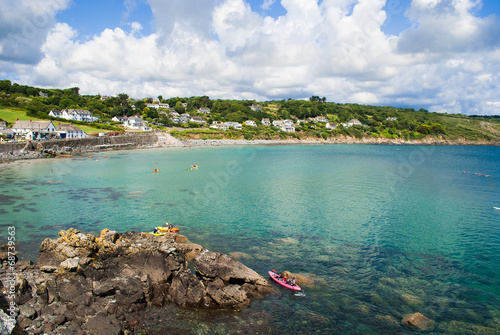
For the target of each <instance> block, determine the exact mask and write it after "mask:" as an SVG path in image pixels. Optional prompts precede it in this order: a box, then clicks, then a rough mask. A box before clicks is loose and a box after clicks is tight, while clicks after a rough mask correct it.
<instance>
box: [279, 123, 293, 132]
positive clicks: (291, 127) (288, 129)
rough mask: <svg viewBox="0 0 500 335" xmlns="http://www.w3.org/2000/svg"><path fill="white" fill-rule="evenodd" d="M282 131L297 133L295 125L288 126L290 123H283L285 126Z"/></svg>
mask: <svg viewBox="0 0 500 335" xmlns="http://www.w3.org/2000/svg"><path fill="white" fill-rule="evenodd" d="M280 129H281V130H283V131H286V132H287V133H293V132H295V127H294V126H293V125H290V124H288V123H283V125H282V126H281V127H280Z"/></svg>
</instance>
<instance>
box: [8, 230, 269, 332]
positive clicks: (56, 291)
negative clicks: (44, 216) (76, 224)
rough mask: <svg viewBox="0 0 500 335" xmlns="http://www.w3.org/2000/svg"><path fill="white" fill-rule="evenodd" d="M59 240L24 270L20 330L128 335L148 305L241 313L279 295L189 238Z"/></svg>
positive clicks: (111, 235)
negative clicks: (267, 296) (255, 302)
mask: <svg viewBox="0 0 500 335" xmlns="http://www.w3.org/2000/svg"><path fill="white" fill-rule="evenodd" d="M59 235H60V237H59V238H57V239H56V240H52V239H45V240H44V241H43V242H42V244H41V246H40V253H39V257H38V261H37V264H30V263H29V262H27V261H23V262H19V263H18V265H17V269H18V273H17V276H16V284H15V285H16V286H15V287H16V295H15V296H16V304H17V306H19V316H18V319H17V320H18V327H19V328H21V329H24V330H26V331H28V332H29V333H33V334H40V333H55V334H76V333H78V332H79V331H80V332H81V331H82V330H83V331H85V332H82V334H84V333H87V334H121V333H123V332H125V333H129V331H128V330H129V329H130V323H129V322H127V320H128V319H130V318H132V317H133V316H134V315H135V314H136V313H137V312H138V311H141V310H143V309H145V308H146V307H147V306H148V305H153V306H157V307H159V308H160V307H162V306H163V305H164V304H165V303H175V304H177V305H178V306H180V307H183V308H231V309H240V308H244V307H246V306H248V305H249V304H250V298H258V297H263V296H264V295H265V294H267V293H269V292H271V291H272V288H271V286H270V284H269V283H268V282H267V280H266V279H264V278H263V277H262V276H260V275H259V274H257V273H256V272H255V271H253V270H251V269H249V268H248V267H246V266H244V265H243V264H242V263H240V262H238V261H236V260H234V259H233V258H231V257H229V256H227V255H225V254H221V253H217V252H212V251H209V250H206V249H203V248H202V247H201V246H200V245H197V244H193V243H190V242H189V240H188V239H187V238H186V237H184V236H182V235H178V234H172V233H166V234H165V236H161V237H160V236H154V235H151V234H147V233H136V232H127V233H124V234H119V233H117V232H115V231H109V230H107V229H104V230H103V231H102V232H101V234H100V235H99V236H97V237H96V236H94V235H91V234H84V233H81V232H80V231H78V230H76V229H73V228H71V229H69V230H67V231H64V230H63V231H61V232H60V233H59ZM188 260H192V261H193V264H194V273H193V271H192V270H191V269H189V268H188ZM2 272H3V275H2V280H3V281H4V285H5V286H6V280H5V269H3V270H2ZM0 285H1V282H0ZM0 289H2V290H3V291H5V290H6V287H3V288H2V287H1V286H0ZM0 298H2V300H3V302H4V303H5V302H6V300H5V297H0ZM0 312H1V311H0Z"/></svg>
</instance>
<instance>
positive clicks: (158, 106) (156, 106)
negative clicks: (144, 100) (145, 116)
mask: <svg viewBox="0 0 500 335" xmlns="http://www.w3.org/2000/svg"><path fill="white" fill-rule="evenodd" d="M146 107H147V108H149V109H160V105H159V104H146Z"/></svg>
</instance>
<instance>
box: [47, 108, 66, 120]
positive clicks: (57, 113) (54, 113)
mask: <svg viewBox="0 0 500 335" xmlns="http://www.w3.org/2000/svg"><path fill="white" fill-rule="evenodd" d="M62 115H63V113H62V112H61V111H59V110H55V109H53V110H51V111H50V112H49V116H52V117H60V118H62Z"/></svg>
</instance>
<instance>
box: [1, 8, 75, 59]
mask: <svg viewBox="0 0 500 335" xmlns="http://www.w3.org/2000/svg"><path fill="white" fill-rule="evenodd" d="M69 2H70V0H47V1H44V2H43V3H42V2H40V1H36V0H18V1H10V0H0V8H1V9H0V61H2V60H3V61H13V62H16V63H24V64H35V63H36V62H38V61H39V60H40V58H41V57H42V53H41V51H40V48H41V46H42V44H43V43H44V42H45V38H46V36H47V33H48V32H49V30H50V29H51V28H52V27H53V26H54V24H55V18H54V16H55V14H56V13H57V12H58V11H60V10H63V9H65V8H67V6H68V4H69Z"/></svg>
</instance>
